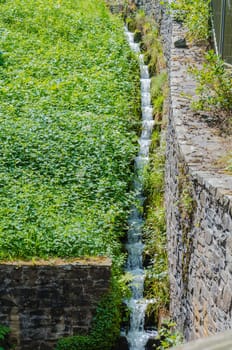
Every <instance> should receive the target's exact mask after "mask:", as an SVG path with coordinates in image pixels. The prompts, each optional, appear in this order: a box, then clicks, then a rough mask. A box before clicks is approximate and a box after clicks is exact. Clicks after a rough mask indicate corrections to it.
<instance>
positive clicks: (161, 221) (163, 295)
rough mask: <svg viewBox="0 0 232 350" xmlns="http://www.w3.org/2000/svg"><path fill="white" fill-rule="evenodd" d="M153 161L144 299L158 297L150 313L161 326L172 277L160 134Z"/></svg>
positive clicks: (147, 187)
mask: <svg viewBox="0 0 232 350" xmlns="http://www.w3.org/2000/svg"><path fill="white" fill-rule="evenodd" d="M152 141H153V143H152V153H151V162H150V166H149V168H148V171H147V175H146V182H145V190H146V194H147V197H148V200H147V206H146V216H147V217H146V224H145V228H144V239H145V242H146V246H145V250H144V254H145V258H146V260H147V259H149V263H148V266H147V274H146V279H145V297H146V298H149V299H152V298H155V303H154V304H151V305H150V308H148V313H149V314H150V315H151V317H153V321H154V323H155V324H158V318H159V314H160V313H166V311H165V310H167V309H168V306H169V278H168V261H167V250H166V225H165V209H164V160H165V159H164V147H163V146H161V145H160V134H159V132H158V131H156V132H154V134H153V140H152Z"/></svg>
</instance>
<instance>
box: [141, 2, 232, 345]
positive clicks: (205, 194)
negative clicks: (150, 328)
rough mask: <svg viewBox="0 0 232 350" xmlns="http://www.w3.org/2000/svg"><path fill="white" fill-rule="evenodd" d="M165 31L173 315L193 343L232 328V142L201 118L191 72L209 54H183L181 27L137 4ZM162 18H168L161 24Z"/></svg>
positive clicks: (196, 50) (194, 50) (191, 49)
mask: <svg viewBox="0 0 232 350" xmlns="http://www.w3.org/2000/svg"><path fill="white" fill-rule="evenodd" d="M137 3H138V4H139V5H140V6H142V8H143V9H145V11H146V12H147V14H148V15H149V14H153V15H154V16H155V17H156V19H157V20H158V21H159V22H160V24H161V34H162V36H163V41H164V44H165V45H164V46H165V53H166V57H167V63H168V69H169V87H170V95H169V101H168V105H169V118H168V126H167V161H166V211H167V237H168V244H167V248H168V255H169V273H170V287H171V305H170V312H171V316H172V318H173V319H174V320H175V321H176V323H177V325H178V328H179V329H180V330H181V331H182V332H183V334H184V336H185V339H186V340H191V339H196V338H199V337H203V336H208V335H210V334H214V333H217V332H220V331H223V330H226V329H230V328H232V176H231V175H230V174H228V173H226V171H225V167H226V164H225V158H226V156H228V155H229V154H230V155H231V149H232V148H231V146H232V142H231V137H225V136H223V137H222V136H220V133H219V131H218V130H217V129H216V128H214V127H213V125H214V124H215V122H217V118H216V117H215V116H213V115H209V114H208V115H207V114H206V113H198V112H194V111H193V110H192V109H191V106H190V104H191V103H190V100H189V98H188V97H186V95H192V96H194V95H195V82H194V79H193V77H192V76H191V75H190V73H189V66H190V65H193V64H197V65H199V67H200V66H201V63H202V59H203V54H204V52H205V47H199V46H196V45H195V46H194V45H191V44H189V46H188V47H187V48H176V47H175V45H174V43H175V42H176V41H177V40H179V39H183V38H184V37H185V31H184V29H183V28H182V26H181V24H180V23H177V22H175V21H174V20H173V19H171V18H169V19H168V16H167V15H165V14H164V11H163V9H162V8H159V1H158V0H153V1H152V0H147V1H146V0H138V1H137ZM160 14H161V17H160Z"/></svg>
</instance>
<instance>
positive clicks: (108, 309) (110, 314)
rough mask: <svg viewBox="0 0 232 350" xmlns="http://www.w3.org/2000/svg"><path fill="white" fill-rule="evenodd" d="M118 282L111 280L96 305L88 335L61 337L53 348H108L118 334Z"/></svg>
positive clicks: (77, 349)
mask: <svg viewBox="0 0 232 350" xmlns="http://www.w3.org/2000/svg"><path fill="white" fill-rule="evenodd" d="M121 291H122V289H121V288H120V284H119V283H118V281H117V280H116V279H113V280H112V285H111V291H110V292H109V293H108V295H106V296H105V297H104V298H103V299H102V300H101V302H100V303H99V305H98V308H97V311H96V315H95V318H94V320H93V325H92V330H91V332H90V334H89V335H77V336H73V337H67V338H63V339H61V340H60V341H59V342H58V343H57V345H56V348H55V350H88V349H91V350H109V349H111V348H112V347H113V345H114V344H115V341H116V339H117V337H118V336H119V335H120V325H121V321H122V320H121V315H122V312H121V311H122V298H123V297H125V295H123V294H122V292H121Z"/></svg>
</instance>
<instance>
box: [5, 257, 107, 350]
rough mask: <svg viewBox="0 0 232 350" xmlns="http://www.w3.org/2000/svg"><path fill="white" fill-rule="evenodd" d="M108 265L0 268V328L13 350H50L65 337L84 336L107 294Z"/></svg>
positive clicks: (56, 262)
mask: <svg viewBox="0 0 232 350" xmlns="http://www.w3.org/2000/svg"><path fill="white" fill-rule="evenodd" d="M110 276H111V263H110V261H108V260H107V259H102V260H101V261H94V260H93V261H91V260H90V261H80V262H78V261H76V262H72V263H68V262H65V261H62V260H54V261H50V262H40V263H39V264H33V263H31V264H30V263H28V264H26V263H20V262H18V263H12V264H9V263H6V264H1V265H0V281H1V284H0V324H4V325H7V326H9V327H10V329H11V337H10V338H11V339H10V342H11V344H15V345H16V350H32V349H34V350H39V349H41V350H50V349H53V348H54V344H55V343H56V341H57V340H58V339H59V338H61V337H64V336H70V335H75V334H77V333H78V334H80V333H86V332H87V331H88V330H89V329H90V326H91V321H92V317H93V314H94V312H95V310H96V306H97V303H98V302H99V301H100V299H101V297H102V296H103V295H104V294H105V293H106V292H107V291H108V289H109V283H110Z"/></svg>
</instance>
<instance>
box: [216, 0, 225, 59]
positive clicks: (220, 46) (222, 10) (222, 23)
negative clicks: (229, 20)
mask: <svg viewBox="0 0 232 350" xmlns="http://www.w3.org/2000/svg"><path fill="white" fill-rule="evenodd" d="M225 19H226V0H222V2H221V26H220V40H219V45H218V46H219V47H218V51H219V54H220V55H221V57H223V49H224V39H225Z"/></svg>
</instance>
